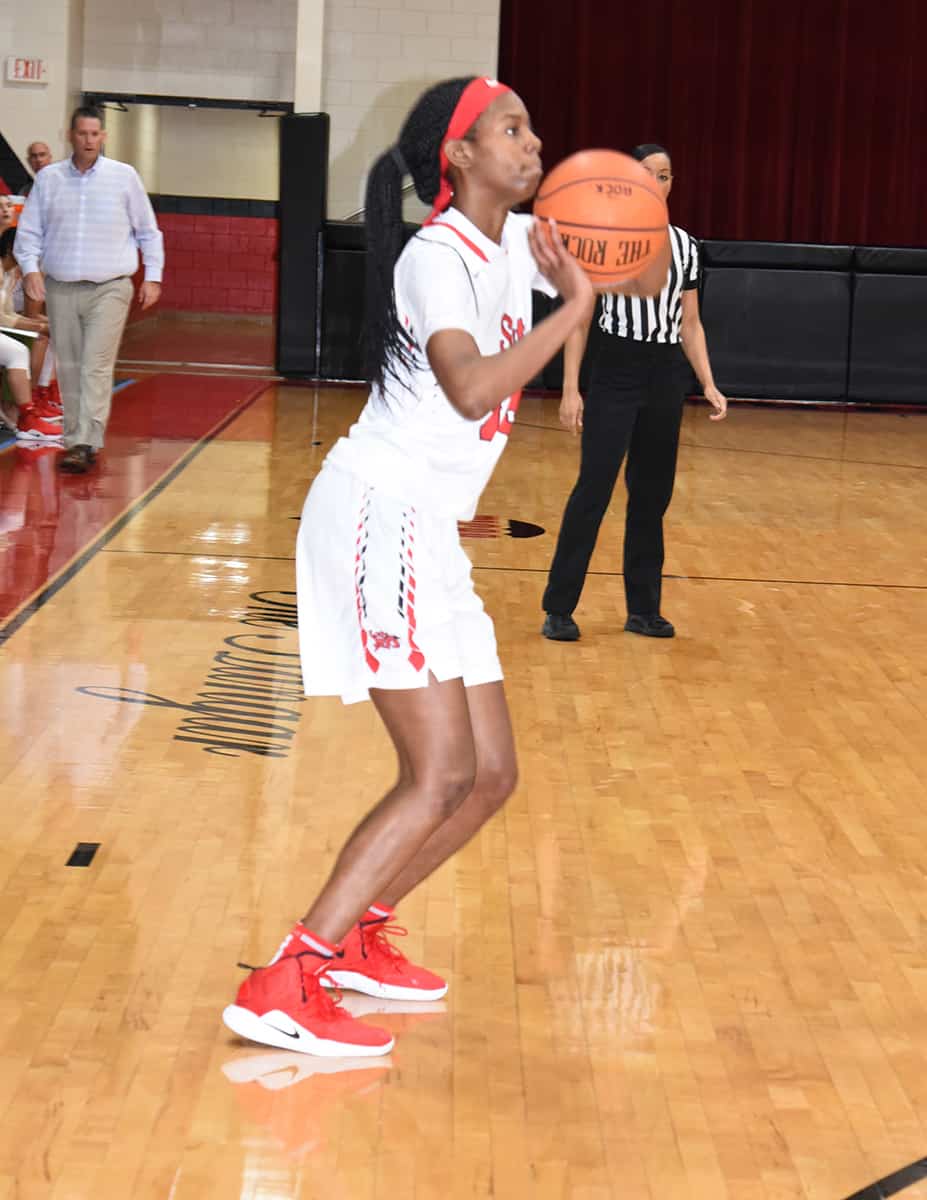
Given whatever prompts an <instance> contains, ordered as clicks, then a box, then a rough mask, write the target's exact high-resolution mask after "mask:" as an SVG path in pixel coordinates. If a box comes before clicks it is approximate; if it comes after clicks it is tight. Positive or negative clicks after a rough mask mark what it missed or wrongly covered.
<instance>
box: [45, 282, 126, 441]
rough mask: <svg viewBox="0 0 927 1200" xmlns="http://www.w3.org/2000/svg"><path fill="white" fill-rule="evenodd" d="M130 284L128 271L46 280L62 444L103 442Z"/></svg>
mask: <svg viewBox="0 0 927 1200" xmlns="http://www.w3.org/2000/svg"><path fill="white" fill-rule="evenodd" d="M132 290H133V288H132V280H131V279H130V278H129V276H128V275H123V276H120V278H118V279H109V280H107V281H106V283H87V282H79V283H60V282H59V281H58V280H57V279H50V278H46V280H45V293H46V302H47V304H48V323H49V326H50V329H51V336H52V338H53V339H54V342H55V353H56V355H57V358H58V384H59V387H60V389H61V405H62V408H63V409H64V412H63V420H62V425H63V433H64V444H65V446H92V447H93V449H94V450H99V449H100V447H101V446H102V445H103V434H104V433H105V432H106V422H107V421H108V420H109V409H110V401H111V399H112V394H113V368H114V367H115V365H116V354H117V352H118V350H119V343H120V341H121V339H122V331H123V329H124V328H125V323H126V317H127V316H128V315H129V305H130V304H131V303H132Z"/></svg>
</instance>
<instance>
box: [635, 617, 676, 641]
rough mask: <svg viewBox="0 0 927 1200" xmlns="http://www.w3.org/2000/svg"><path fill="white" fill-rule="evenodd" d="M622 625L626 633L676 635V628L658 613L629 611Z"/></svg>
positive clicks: (661, 635) (663, 636)
mask: <svg viewBox="0 0 927 1200" xmlns="http://www.w3.org/2000/svg"><path fill="white" fill-rule="evenodd" d="M624 627H625V631H626V632H627V633H640V634H642V635H643V636H644V637H662V638H668V637H675V636H676V630H675V629H674V628H673V627H672V625H671V624H670V623H669V621H667V619H666V617H661V616H660V614H659V613H629V614H628V619H627V621H625V624H624Z"/></svg>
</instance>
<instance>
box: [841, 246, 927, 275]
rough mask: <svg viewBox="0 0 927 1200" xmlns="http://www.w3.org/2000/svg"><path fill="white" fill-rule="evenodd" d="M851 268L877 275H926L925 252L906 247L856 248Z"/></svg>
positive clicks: (926, 254)
mask: <svg viewBox="0 0 927 1200" xmlns="http://www.w3.org/2000/svg"><path fill="white" fill-rule="evenodd" d="M853 266H854V267H855V269H856V270H857V271H859V272H863V271H869V272H873V273H874V274H878V275H927V250H920V249H916V248H914V247H907V246H857V248H856V254H855V256H854V259H853Z"/></svg>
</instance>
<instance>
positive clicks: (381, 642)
mask: <svg viewBox="0 0 927 1200" xmlns="http://www.w3.org/2000/svg"><path fill="white" fill-rule="evenodd" d="M368 636H369V638H370V640H371V642H372V643H373V648H374V650H398V649H399V638H398V637H396V635H395V634H393V633H371V634H369V635H368Z"/></svg>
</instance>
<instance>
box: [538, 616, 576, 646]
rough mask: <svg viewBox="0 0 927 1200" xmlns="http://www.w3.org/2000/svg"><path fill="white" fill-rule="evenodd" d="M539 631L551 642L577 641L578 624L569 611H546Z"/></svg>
mask: <svg viewBox="0 0 927 1200" xmlns="http://www.w3.org/2000/svg"><path fill="white" fill-rule="evenodd" d="M541 633H543V634H544V636H545V637H546V638H550V640H551V641H552V642H578V641H579V626H578V625H577V624H576V622H575V621H574V620H573V618H572V617H571V616H570V614H569V613H548V614H547V616H546V617H545V618H544V625H543V627H542V629H541Z"/></svg>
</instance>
